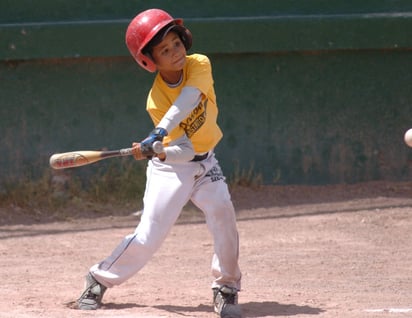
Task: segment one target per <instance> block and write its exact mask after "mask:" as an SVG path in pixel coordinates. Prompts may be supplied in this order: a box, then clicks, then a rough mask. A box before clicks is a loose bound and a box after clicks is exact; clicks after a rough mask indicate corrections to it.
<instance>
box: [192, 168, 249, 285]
mask: <svg viewBox="0 0 412 318" xmlns="http://www.w3.org/2000/svg"><path fill="white" fill-rule="evenodd" d="M192 201H193V203H194V204H195V205H196V206H198V207H199V208H200V209H201V210H202V211H203V212H204V214H205V217H206V223H207V226H208V229H209V231H210V232H211V234H212V236H213V240H214V255H213V261H212V274H213V276H214V277H215V280H214V282H213V284H212V288H220V287H222V286H228V287H232V288H235V289H237V290H240V287H241V286H240V283H241V272H240V269H239V265H238V258H239V236H238V231H237V226H236V214H235V209H234V207H233V204H232V201H231V198H230V193H229V190H228V187H227V184H226V182H225V180H224V177H223V174H222V171H221V169H220V167H219V165H218V163H217V162H216V163H215V165H214V166H213V168H212V169H211V171H209V172H207V173H206V175H205V176H204V177H202V180H199V184H198V186H197V187H196V191H195V192H194V193H193V195H192Z"/></svg>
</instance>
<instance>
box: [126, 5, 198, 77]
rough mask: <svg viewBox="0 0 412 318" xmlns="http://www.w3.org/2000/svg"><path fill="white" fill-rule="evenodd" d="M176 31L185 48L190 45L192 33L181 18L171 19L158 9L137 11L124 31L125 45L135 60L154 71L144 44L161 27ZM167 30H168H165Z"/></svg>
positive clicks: (187, 48)
mask: <svg viewBox="0 0 412 318" xmlns="http://www.w3.org/2000/svg"><path fill="white" fill-rule="evenodd" d="M166 26H169V28H168V30H169V31H170V30H174V31H176V32H177V33H178V35H179V37H180V39H181V40H182V42H183V44H184V46H185V48H186V50H189V49H190V47H191V46H192V35H191V33H190V31H189V30H188V29H186V28H185V27H184V26H183V20H182V19H173V18H172V16H171V15H170V14H168V13H167V12H165V11H163V10H160V9H149V10H146V11H143V12H141V13H139V14H138V15H137V16H136V17H135V18H134V19H133V20H132V21H131V22H130V24H129V26H128V28H127V31H126V45H127V48H128V49H129V51H130V54H131V55H132V56H133V57H134V59H135V60H136V62H137V63H138V64H139V65H140V66H141V67H143V68H144V69H145V70H147V71H149V72H154V71H156V64H155V63H154V62H153V60H152V58H151V56H150V54H149V53H147V52H144V48H145V46H146V45H147V44H148V43H149V42H150V41H151V40H152V39H153V38H154V37H155V36H156V34H158V33H159V31H161V30H162V29H163V28H165V27H166ZM167 32H168V31H167Z"/></svg>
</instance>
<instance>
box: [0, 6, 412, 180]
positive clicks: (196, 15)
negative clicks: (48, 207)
mask: <svg viewBox="0 0 412 318" xmlns="http://www.w3.org/2000/svg"><path fill="white" fill-rule="evenodd" d="M150 7H161V8H164V9H166V10H168V11H169V12H171V13H172V14H173V15H174V16H176V17H183V18H184V19H185V21H186V25H187V26H188V27H189V28H190V29H191V31H192V33H193V34H194V46H193V50H192V52H195V51H196V52H203V53H206V54H208V55H209V57H210V58H211V61H212V63H213V67H214V76H215V85H216V92H217V95H218V102H219V105H220V124H221V126H222V128H223V130H224V133H225V136H224V139H223V141H222V142H221V144H220V145H219V147H218V149H217V152H218V154H219V158H220V161H221V163H222V166H223V168H224V170H225V171H226V174H227V175H230V174H231V173H232V172H233V170H234V169H235V168H236V167H238V166H239V167H240V168H244V169H246V170H247V169H249V168H251V167H254V170H255V172H256V173H262V175H263V176H264V180H265V182H266V183H273V182H278V183H284V184H291V183H296V184H299V183H306V184H321V183H322V184H325V183H342V182H361V181H368V180H405V179H409V178H410V177H411V176H412V163H411V162H412V151H411V149H409V148H407V147H406V146H405V145H404V143H403V133H404V132H405V131H406V130H407V129H408V128H410V127H412V120H411V115H410V113H411V110H412V107H411V105H412V90H411V89H410V83H411V82H412V81H411V80H412V78H411V77H412V75H411V74H412V72H411V70H412V51H411V50H410V48H411V47H412V4H411V3H410V1H362V2H361V3H358V2H357V1H334V2H333V4H332V3H331V2H330V1H305V2H303V4H302V1H269V0H267V1H263V0H260V1H257V2H256V1H253V2H251V1H235V0H231V1H214V0H212V1H204V2H194V1H189V0H186V1H182V0H180V1H179V0H177V1H173V2H172V1H152V2H151V3H150ZM147 8H149V7H148V4H147V3H144V4H142V2H141V1H127V2H118V1H114V0H112V1H108V0H106V1H69V2H68V1H56V0H55V1H51V0H50V1H43V2H42V3H41V5H39V4H37V3H34V2H32V1H28V0H26V1H24V0H21V1H19V2H18V3H17V4H15V3H14V2H11V1H2V2H1V3H0V45H1V47H0V83H1V85H0V96H1V101H0V145H1V147H2V149H3V154H4V155H3V156H1V157H0V176H2V177H1V179H0V180H4V179H5V178H9V177H13V176H18V175H21V174H24V173H31V174H33V175H34V176H35V175H36V172H40V171H42V169H44V168H47V165H48V157H49V156H50V154H52V153H54V152H61V151H69V150H74V149H101V148H104V147H107V148H119V147H124V146H128V145H129V144H130V142H131V141H133V140H139V139H141V138H143V137H145V135H146V134H147V132H148V131H149V130H150V129H151V122H150V119H149V117H148V115H147V114H146V113H145V110H144V104H145V99H146V94H147V92H148V89H149V88H150V85H151V82H152V80H153V75H152V74H149V73H146V72H144V71H143V70H141V69H139V68H138V66H137V64H136V63H135V62H134V61H133V60H132V58H131V57H130V56H129V55H128V52H127V49H126V47H125V45H124V32H125V29H126V27H127V24H128V22H129V21H130V19H132V18H133V17H134V16H135V14H136V13H137V12H140V11H141V10H144V9H147ZM82 169H83V170H81V171H84V172H85V173H86V171H91V170H90V169H93V168H90V169H89V168H82Z"/></svg>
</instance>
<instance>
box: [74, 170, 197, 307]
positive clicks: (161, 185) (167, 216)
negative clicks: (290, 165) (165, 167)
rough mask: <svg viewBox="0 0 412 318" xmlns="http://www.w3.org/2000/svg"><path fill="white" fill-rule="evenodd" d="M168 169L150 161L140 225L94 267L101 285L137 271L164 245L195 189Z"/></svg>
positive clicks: (110, 283)
mask: <svg viewBox="0 0 412 318" xmlns="http://www.w3.org/2000/svg"><path fill="white" fill-rule="evenodd" d="M167 172H168V171H158V170H155V169H153V167H152V165H151V164H149V168H148V182H147V185H146V192H145V197H144V211H143V214H142V217H141V220H140V223H139V225H138V226H137V228H136V230H135V232H134V233H133V234H131V235H128V236H126V237H125V238H124V239H123V241H122V242H121V243H120V244H119V245H118V246H117V247H116V248H115V249H114V251H113V252H112V254H111V255H110V256H109V257H107V258H106V259H105V260H103V261H102V262H101V263H99V264H96V265H94V266H92V267H91V269H90V273H91V275H92V277H93V279H94V280H95V281H96V282H97V283H99V284H100V285H103V286H104V287H109V288H110V287H113V286H115V285H119V284H121V283H123V282H124V281H126V280H127V279H129V278H130V277H131V276H133V275H134V274H136V273H137V272H138V271H139V270H140V269H141V268H142V267H143V266H144V265H145V264H146V263H147V262H148V261H149V259H150V258H151V257H152V256H153V254H154V253H155V251H156V250H157V249H158V248H159V247H160V245H161V244H162V242H163V241H164V239H165V238H166V236H167V234H168V233H169V231H170V229H171V227H172V225H173V224H174V223H175V221H176V219H177V218H178V216H179V214H180V211H181V210H182V208H183V206H184V205H185V204H186V203H187V201H188V199H189V196H190V193H191V191H192V188H191V185H190V183H189V184H188V187H182V182H181V181H182V180H181V179H182V174H181V173H180V174H176V173H169V174H168V173H167ZM183 172H185V171H183ZM166 175H167V180H166V181H165V176H166ZM184 175H185V174H184ZM177 176H179V178H180V179H179V178H178V177H177ZM188 179H189V180H191V178H188ZM100 300H101V298H100ZM79 307H80V304H79Z"/></svg>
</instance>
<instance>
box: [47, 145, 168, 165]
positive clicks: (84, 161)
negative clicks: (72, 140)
mask: <svg viewBox="0 0 412 318" xmlns="http://www.w3.org/2000/svg"><path fill="white" fill-rule="evenodd" d="M153 151H154V152H155V153H161V152H163V144H162V143H161V142H160V141H155V142H154V143H153ZM131 155H133V148H124V149H119V150H107V151H92V150H80V151H70V152H64V153H56V154H54V155H52V156H51V157H50V166H51V167H52V168H53V169H65V168H74V167H80V166H84V165H89V164H91V163H93V162H97V161H100V160H103V159H107V158H112V157H124V156H131Z"/></svg>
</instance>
